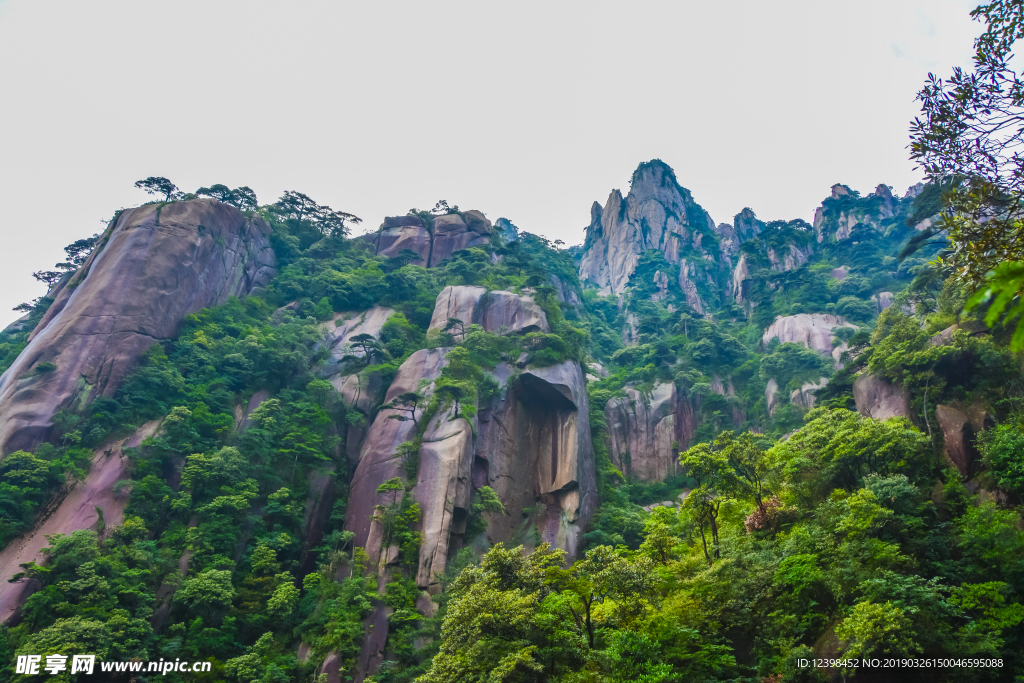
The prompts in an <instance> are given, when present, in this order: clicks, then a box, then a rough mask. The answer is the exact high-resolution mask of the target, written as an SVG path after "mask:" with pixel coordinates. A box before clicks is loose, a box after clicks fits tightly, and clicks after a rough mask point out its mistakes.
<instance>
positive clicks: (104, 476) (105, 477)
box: [0, 420, 160, 624]
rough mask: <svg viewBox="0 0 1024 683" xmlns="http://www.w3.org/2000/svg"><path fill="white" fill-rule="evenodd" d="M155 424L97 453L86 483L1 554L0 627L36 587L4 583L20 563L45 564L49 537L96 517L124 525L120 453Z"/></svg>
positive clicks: (87, 525)
mask: <svg viewBox="0 0 1024 683" xmlns="http://www.w3.org/2000/svg"><path fill="white" fill-rule="evenodd" d="M159 425H160V422H159V420H156V421H153V422H148V423H146V424H145V425H143V426H142V427H140V428H139V429H138V430H137V431H136V432H135V433H134V434H132V435H131V436H130V437H128V438H125V439H120V440H118V441H115V442H114V443H111V444H106V445H104V446H103V447H101V448H98V449H97V450H96V451H95V452H94V454H93V457H92V464H91V466H90V468H89V474H88V475H86V478H85V481H78V482H75V483H74V484H73V486H72V488H71V491H70V492H69V493H68V494H67V496H65V497H64V499H63V500H61V501H60V504H59V505H58V506H57V509H56V510H54V512H53V513H52V514H50V515H48V516H47V517H45V518H44V519H43V520H41V522H40V523H39V524H38V525H37V526H36V527H35V528H34V529H32V531H30V532H28V533H27V534H25V535H23V536H21V537H20V538H16V539H14V540H13V541H12V542H11V543H9V544H8V545H7V547H6V548H4V549H3V550H0V624H3V623H5V622H7V621H8V620H10V619H11V617H13V616H15V615H16V614H17V612H18V610H19V609H20V607H21V605H22V604H24V602H25V600H26V599H27V598H28V596H29V595H30V594H31V593H32V592H33V591H34V590H35V588H36V587H37V586H35V585H34V583H33V582H30V581H18V582H15V583H8V580H9V579H10V578H11V577H12V576H14V574H16V573H18V572H20V571H21V567H20V566H21V565H22V564H24V563H27V562H35V563H36V564H44V560H45V558H44V556H43V554H42V550H43V548H45V547H46V546H47V545H48V544H49V541H48V540H47V537H48V536H50V535H51V534H64V535H70V534H71V533H73V532H75V531H78V530H80V529H92V528H94V527H95V526H96V523H97V521H99V519H100V515H101V514H102V515H103V523H104V525H105V526H106V527H108V528H113V527H115V526H120V524H121V523H122V522H123V521H124V509H125V506H126V505H128V499H129V497H130V494H129V493H127V492H125V491H118V490H116V488H115V485H116V484H117V482H118V481H121V480H123V479H130V478H131V460H129V458H128V457H127V456H126V455H125V454H124V449H125V448H135V447H137V446H139V445H140V444H141V443H142V442H143V441H144V440H145V439H146V437H149V436H152V435H153V434H154V433H155V432H156V430H157V428H158V427H159Z"/></svg>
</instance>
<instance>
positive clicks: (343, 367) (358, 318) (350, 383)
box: [322, 306, 394, 463]
mask: <svg viewBox="0 0 1024 683" xmlns="http://www.w3.org/2000/svg"><path fill="white" fill-rule="evenodd" d="M393 314H394V310H392V309H390V308H384V307H383V306H373V307H372V308H370V309H368V310H366V311H363V312H362V313H355V314H353V313H338V314H336V315H335V316H334V320H332V321H330V322H327V323H325V324H324V325H322V327H323V328H324V331H325V332H326V334H327V335H328V337H327V341H326V343H327V344H328V345H329V346H330V347H331V357H330V358H329V359H328V361H327V363H326V364H325V366H324V372H323V376H324V377H326V378H327V379H329V380H330V382H331V384H332V385H334V388H335V389H337V390H338V392H339V393H340V394H341V397H342V399H343V400H344V401H345V404H346V405H348V406H350V407H352V408H355V409H356V410H358V411H359V412H360V413H362V414H363V416H364V417H365V418H369V417H370V411H371V409H372V407H373V406H374V405H375V404H376V403H377V400H376V399H377V398H379V396H380V392H381V391H383V389H384V387H383V386H382V382H381V377H380V373H378V372H374V371H373V370H372V369H369V368H366V369H363V370H362V371H361V372H360V367H358V366H357V365H354V364H353V363H351V362H346V361H345V360H344V358H345V357H346V356H355V357H356V358H362V357H363V355H364V353H363V349H362V348H361V347H359V346H355V345H353V344H352V338H353V337H355V336H358V335H361V334H369V335H372V336H373V337H376V338H377V339H380V332H381V329H382V328H383V327H384V323H386V322H387V321H388V318H390V317H391V316H392V315H393ZM378 360H379V359H377V358H372V359H370V362H371V364H376V362H377V361H378ZM366 429H367V427H366V426H363V427H360V426H358V425H354V424H353V425H349V428H348V440H347V442H346V444H345V451H346V453H347V455H348V459H349V461H350V462H352V463H356V462H358V460H359V453H360V451H361V449H362V445H363V439H364V438H365V437H366Z"/></svg>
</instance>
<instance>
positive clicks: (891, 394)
mask: <svg viewBox="0 0 1024 683" xmlns="http://www.w3.org/2000/svg"><path fill="white" fill-rule="evenodd" d="M853 400H854V402H855V403H856V405H857V412H858V413H860V414H861V415H865V416H867V417H873V418H875V419H876V420H887V419H889V418H890V417H906V416H908V415H910V397H909V395H908V394H907V390H906V389H904V388H903V387H901V386H898V385H896V384H893V383H892V382H890V381H889V380H888V379H886V378H885V377H882V376H881V375H871V374H864V375H860V376H859V377H857V379H856V380H854V382H853Z"/></svg>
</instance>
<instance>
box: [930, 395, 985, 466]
mask: <svg viewBox="0 0 1024 683" xmlns="http://www.w3.org/2000/svg"><path fill="white" fill-rule="evenodd" d="M935 419H936V420H938V422H939V429H941V430H942V438H943V441H944V443H945V446H944V449H943V451H944V453H945V455H946V459H947V460H949V462H950V464H952V465H953V466H954V467H956V469H957V470H958V471H959V472H960V476H962V477H968V476H970V474H971V470H972V469H973V466H974V464H975V462H977V460H978V451H977V449H976V448H975V447H974V430H973V429H972V428H971V422H970V418H968V417H967V414H966V413H963V412H961V411H959V410H957V409H956V408H953V407H951V406H944V405H937V406H935Z"/></svg>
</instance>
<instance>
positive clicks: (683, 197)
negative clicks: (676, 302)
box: [580, 161, 715, 307]
mask: <svg viewBox="0 0 1024 683" xmlns="http://www.w3.org/2000/svg"><path fill="white" fill-rule="evenodd" d="M693 221H696V223H697V224H695V223H694V222H693ZM704 234H711V235H714V234H715V224H714V222H713V221H712V220H711V217H710V216H708V214H707V212H705V211H704V210H703V209H701V208H700V207H699V206H698V205H697V204H696V202H694V201H693V197H692V196H691V194H690V192H689V191H688V190H686V189H684V188H682V187H680V186H679V185H678V183H677V182H676V179H675V176H674V174H673V173H672V170H671V169H670V168H668V166H666V165H665V164H663V163H661V162H657V161H655V162H650V163H645V164H641V166H640V168H638V169H637V171H636V172H635V173H634V174H633V181H632V185H631V187H630V190H629V194H628V195H627V196H626V197H625V198H623V197H622V193H621V192H619V191H618V190H613V191H612V193H611V195H609V197H608V201H607V202H606V203H605V205H604V207H603V208H602V207H601V206H600V205H599V204H597V202H595V203H594V205H593V207H592V208H591V220H590V225H589V226H588V227H587V236H586V241H585V243H584V254H583V260H582V262H581V264H580V279H581V280H584V281H590V282H593V283H594V284H596V285H597V287H598V288H601V289H604V288H608V290H609V291H611V292H613V293H615V294H619V293H621V292H622V291H624V290H625V288H626V286H627V284H628V283H629V278H630V276H631V275H632V274H633V271H634V270H636V265H637V262H638V261H639V258H640V254H642V253H643V252H645V251H647V250H648V249H657V250H659V251H662V252H663V253H664V254H665V258H666V259H667V260H668V261H669V263H679V259H680V250H681V249H682V248H683V247H685V246H692V247H693V248H694V249H695V250H696V251H698V252H699V253H703V250H702V249H701V248H700V241H701V238H702V237H703V236H704ZM684 291H685V289H684ZM691 307H693V304H692V303H691Z"/></svg>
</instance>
